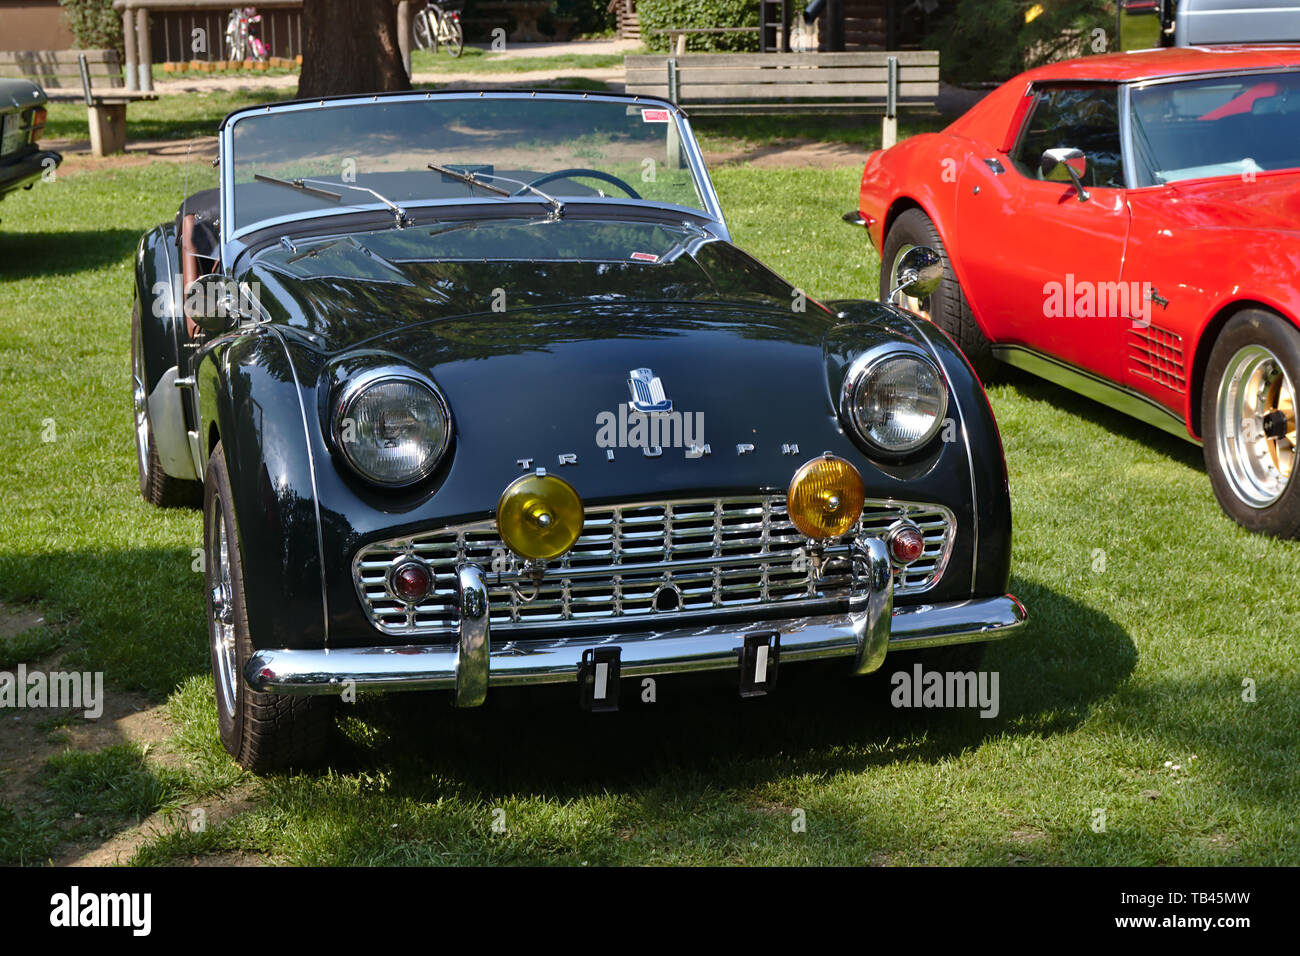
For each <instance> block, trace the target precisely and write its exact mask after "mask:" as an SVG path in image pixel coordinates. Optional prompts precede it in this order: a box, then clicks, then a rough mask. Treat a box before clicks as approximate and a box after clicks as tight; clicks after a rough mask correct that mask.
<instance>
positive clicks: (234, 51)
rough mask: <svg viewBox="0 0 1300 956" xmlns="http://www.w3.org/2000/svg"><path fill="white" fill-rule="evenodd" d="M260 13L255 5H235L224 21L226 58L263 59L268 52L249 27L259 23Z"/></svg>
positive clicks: (259, 38)
mask: <svg viewBox="0 0 1300 956" xmlns="http://www.w3.org/2000/svg"><path fill="white" fill-rule="evenodd" d="M261 22H262V15H261V14H260V13H258V12H257V9H256V8H255V7H235V9H233V10H231V11H230V17H229V18H228V19H227V21H226V59H228V60H248V59H252V60H265V59H266V58H267V56H268V55H269V53H270V50H268V49H267V46H266V44H265V43H263V42H262V39H261V37H258V36H255V35H254V34H253V32H252V30H251V29H250V27H251V26H252V24H254V23H261Z"/></svg>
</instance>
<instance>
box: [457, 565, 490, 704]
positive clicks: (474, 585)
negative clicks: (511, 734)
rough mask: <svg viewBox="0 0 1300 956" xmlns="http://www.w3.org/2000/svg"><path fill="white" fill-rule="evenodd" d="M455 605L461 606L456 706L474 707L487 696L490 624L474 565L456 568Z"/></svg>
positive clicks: (483, 585) (480, 577) (484, 586)
mask: <svg viewBox="0 0 1300 956" xmlns="http://www.w3.org/2000/svg"><path fill="white" fill-rule="evenodd" d="M456 603H457V604H458V605H459V607H460V640H459V642H458V645H457V647H456V689H455V693H454V694H453V697H452V699H453V702H454V703H455V704H456V706H457V707H477V706H479V705H480V704H482V703H483V701H484V699H485V698H486V697H487V688H488V667H489V664H488V660H489V655H490V654H491V648H492V640H491V624H490V620H489V619H490V615H489V614H488V591H487V584H486V583H485V582H484V580H483V571H482V570H481V569H480V568H479V567H478V565H475V564H463V565H461V566H460V567H459V568H457V569H456Z"/></svg>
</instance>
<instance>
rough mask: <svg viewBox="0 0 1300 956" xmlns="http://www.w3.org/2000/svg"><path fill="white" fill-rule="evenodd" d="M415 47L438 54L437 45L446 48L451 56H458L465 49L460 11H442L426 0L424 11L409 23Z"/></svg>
mask: <svg viewBox="0 0 1300 956" xmlns="http://www.w3.org/2000/svg"><path fill="white" fill-rule="evenodd" d="M411 30H412V32H413V33H414V34H415V45H416V46H417V47H419V48H420V49H421V50H431V51H432V52H434V53H437V52H438V44H439V43H441V44H442V45H443V46H444V47H446V48H447V52H448V53H450V54H451V55H452V56H454V57H455V56H460V55H461V53H462V52H463V51H464V49H465V31H464V30H462V29H461V25H460V10H459V9H454V10H444V9H443V8H442V7H441V6H439V5H438V4H436V3H434V2H433V0H427V2H426V3H425V6H424V9H423V10H420V11H419V12H418V13H416V15H415V19H414V20H413V21H412V23H411Z"/></svg>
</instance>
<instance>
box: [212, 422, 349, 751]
mask: <svg viewBox="0 0 1300 956" xmlns="http://www.w3.org/2000/svg"><path fill="white" fill-rule="evenodd" d="M235 529H236V524H235V511H234V505H233V504H232V500H231V494H230V475H229V472H228V471H227V469H226V456H225V452H224V450H223V449H222V447H221V444H220V443H218V444H217V447H216V448H215V449H213V452H212V457H211V458H209V459H208V469H207V476H206V480H205V481H204V495H203V551H204V558H205V561H206V564H205V568H206V572H205V576H206V581H207V612H208V646H209V650H210V654H211V660H212V680H213V685H214V687H215V690H216V695H217V723H218V727H219V729H220V733H221V743H222V744H223V745H224V746H225V748H226V750H227V752H229V754H230V755H231V756H232V757H234V758H235V762H236V763H237V764H239V765H240V766H241V767H243V768H244V769H245V770H252V771H255V772H258V773H262V772H265V771H270V770H280V769H284V768H288V767H304V766H310V765H312V764H314V763H316V762H317V761H319V760H320V758H321V757H322V756H323V755H324V753H325V751H326V749H327V748H328V746H329V741H330V735H331V731H332V729H333V726H334V704H335V701H334V698H332V697H294V696H288V695H283V694H266V693H261V692H259V691H255V690H253V689H252V688H250V687H249V686H248V684H247V683H246V682H245V681H244V679H243V673H244V666H245V665H246V664H247V663H248V659H249V657H250V656H252V651H253V644H252V640H251V638H250V636H249V629H248V612H247V608H246V606H245V604H244V568H243V561H242V559H241V557H240V553H239V547H238V540H239V539H238V535H237V534H236V531H235ZM223 544H224V545H225V549H224V550H225V554H226V561H225V562H224V563H223V561H222V556H221V552H222V545H223ZM223 567H224V569H225V573H224V574H223ZM223 624H227V625H228V626H229V628H230V629H231V630H225V629H223V626H222V625H223ZM232 631H233V633H232ZM223 649H229V650H228V651H226V650H223ZM232 677H233V680H232V679H231V678H232Z"/></svg>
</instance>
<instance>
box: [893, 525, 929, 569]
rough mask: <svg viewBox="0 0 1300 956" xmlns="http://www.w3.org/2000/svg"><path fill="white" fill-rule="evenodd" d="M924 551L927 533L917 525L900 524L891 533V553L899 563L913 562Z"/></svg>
mask: <svg viewBox="0 0 1300 956" xmlns="http://www.w3.org/2000/svg"><path fill="white" fill-rule="evenodd" d="M924 552H925V535H923V534H921V529H920V528H918V527H917V526H916V525H914V524H903V525H899V526H898V527H897V528H895V529H894V530H893V531H891V532H890V533H889V555H890V557H892V558H893V559H894V560H895V561H896V562H898V563H899V564H911V563H912V562H913V561H915V560H917V558H919V557H920V556H921V555H922V554H923V553H924Z"/></svg>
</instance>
